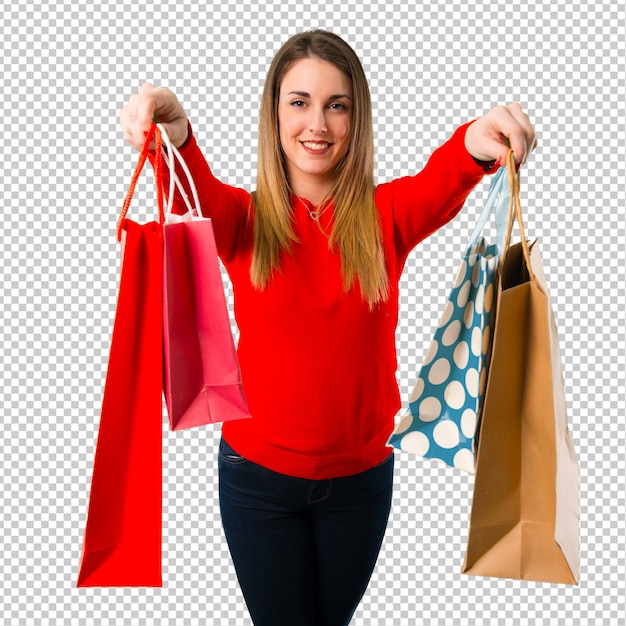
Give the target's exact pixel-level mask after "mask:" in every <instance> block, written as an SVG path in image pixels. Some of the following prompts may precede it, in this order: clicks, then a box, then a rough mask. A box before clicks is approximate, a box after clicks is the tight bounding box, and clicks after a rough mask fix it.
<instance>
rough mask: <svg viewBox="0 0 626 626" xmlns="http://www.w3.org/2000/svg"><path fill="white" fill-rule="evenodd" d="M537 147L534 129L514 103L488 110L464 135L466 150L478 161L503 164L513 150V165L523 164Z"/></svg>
mask: <svg viewBox="0 0 626 626" xmlns="http://www.w3.org/2000/svg"><path fill="white" fill-rule="evenodd" d="M536 147H537V139H536V137H535V129H534V128H533V126H532V124H531V123H530V119H529V118H528V115H526V113H524V110H523V109H522V107H521V106H520V105H519V104H518V103H517V102H513V103H512V104H508V105H507V106H497V107H495V108H493V109H491V111H489V112H488V113H485V115H483V116H482V117H480V118H478V119H477V120H476V121H475V122H474V123H473V124H470V126H469V127H468V129H467V132H466V133H465V148H466V149H467V151H468V152H469V153H470V154H471V155H472V156H473V157H474V158H475V159H477V160H478V161H497V162H499V163H505V161H506V155H507V154H508V152H509V149H512V150H513V155H514V156H515V161H516V163H520V164H523V163H525V162H526V160H527V159H528V155H529V154H530V153H531V152H532V151H533V150H534V149H535V148H536Z"/></svg>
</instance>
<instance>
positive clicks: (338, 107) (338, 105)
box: [330, 102, 348, 111]
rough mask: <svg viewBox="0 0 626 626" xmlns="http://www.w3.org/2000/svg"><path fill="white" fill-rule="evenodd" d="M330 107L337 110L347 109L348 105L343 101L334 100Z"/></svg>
mask: <svg viewBox="0 0 626 626" xmlns="http://www.w3.org/2000/svg"><path fill="white" fill-rule="evenodd" d="M330 108H331V109H335V110H336V111H346V110H347V109H348V107H346V105H345V104H343V103H341V102H333V103H332V104H331V105H330Z"/></svg>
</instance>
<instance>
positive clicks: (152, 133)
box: [115, 124, 165, 241]
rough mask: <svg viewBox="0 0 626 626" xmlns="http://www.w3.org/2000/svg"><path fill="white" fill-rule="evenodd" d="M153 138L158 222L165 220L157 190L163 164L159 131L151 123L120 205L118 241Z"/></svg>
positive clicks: (160, 197)
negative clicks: (122, 202)
mask: <svg viewBox="0 0 626 626" xmlns="http://www.w3.org/2000/svg"><path fill="white" fill-rule="evenodd" d="M153 139H154V140H155V144H156V157H155V163H154V178H155V183H156V188H157V205H158V208H159V224H163V223H164V222H165V213H164V212H163V195H162V194H161V193H160V192H159V190H160V189H161V188H162V186H163V182H162V175H163V164H162V159H163V155H162V139H161V133H160V132H158V130H157V127H156V124H152V126H151V127H150V130H149V131H148V134H147V135H146V141H145V143H144V145H143V150H142V151H141V154H140V155H139V161H138V162H137V166H136V167H135V171H134V172H133V177H132V179H131V181H130V185H129V187H128V191H127V192H126V197H125V198H124V204H123V205H122V211H121V213H120V216H119V218H118V220H117V226H116V229H115V234H116V237H117V240H118V241H121V239H122V224H123V222H124V219H125V218H126V214H127V213H128V209H129V208H130V202H131V200H132V199H133V194H134V193H135V187H136V186H137V181H138V180H139V175H140V174H141V170H142V169H143V166H144V165H145V163H146V159H147V158H148V152H149V151H150V144H151V143H152V140H153Z"/></svg>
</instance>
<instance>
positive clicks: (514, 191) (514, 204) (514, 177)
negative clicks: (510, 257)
mask: <svg viewBox="0 0 626 626" xmlns="http://www.w3.org/2000/svg"><path fill="white" fill-rule="evenodd" d="M506 171H507V175H508V182H509V188H510V190H511V198H510V202H509V225H508V229H507V234H506V240H505V242H504V248H503V250H502V259H501V263H502V264H504V260H505V257H506V254H507V252H508V251H509V248H510V247H511V235H512V234H513V223H514V222H515V220H517V225H518V226H519V232H520V238H521V244H522V251H523V253H524V261H525V262H526V269H527V270H528V276H529V278H530V280H531V281H532V282H535V273H534V272H533V269H532V266H531V264H530V250H529V248H528V241H527V240H526V235H525V233H524V219H523V216H522V205H521V203H520V198H519V193H520V175H519V171H516V166H515V158H514V156H513V150H509V152H508V154H507V156H506Z"/></svg>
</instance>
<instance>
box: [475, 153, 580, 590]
mask: <svg viewBox="0 0 626 626" xmlns="http://www.w3.org/2000/svg"><path fill="white" fill-rule="evenodd" d="M507 167H508V169H509V183H510V185H511V217H510V220H509V232H508V236H507V242H506V244H505V248H504V254H503V255H502V261H501V266H500V268H501V269H500V283H499V287H498V298H497V312H496V323H495V331H494V340H493V352H492V357H491V369H490V373H489V379H488V382H487V391H486V396H485V402H484V407H483V415H482V422H481V426H480V438H479V445H478V455H477V465H476V477H475V483H474V496H473V501H472V511H471V517H470V528H469V536H468V545H467V552H466V555H465V563H464V565H463V573H466V574H474V575H480V576H495V577H501V578H516V579H521V580H533V581H543V582H553V583H568V584H577V583H578V580H579V500H578V498H579V495H578V490H579V476H578V463H577V460H576V454H575V451H574V447H573V443H572V439H571V436H570V433H569V430H568V426H567V414H566V404H565V394H564V386H563V376H562V371H561V358H560V351H559V344H558V337H557V331H556V324H555V321H554V316H553V313H552V309H551V306H550V300H549V297H548V292H547V286H546V280H545V276H544V273H543V270H542V265H541V259H540V256H539V249H538V244H537V242H536V241H535V242H534V243H533V244H530V245H529V244H528V243H527V242H526V239H525V236H524V229H523V224H522V216H521V208H520V204H519V177H518V176H516V175H515V170H514V161H513V157H512V153H510V155H509V160H508V163H507ZM514 217H516V218H517V221H518V223H519V227H520V235H521V240H522V241H521V242H520V243H517V244H515V245H511V244H510V238H511V230H512V224H513V221H514Z"/></svg>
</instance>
